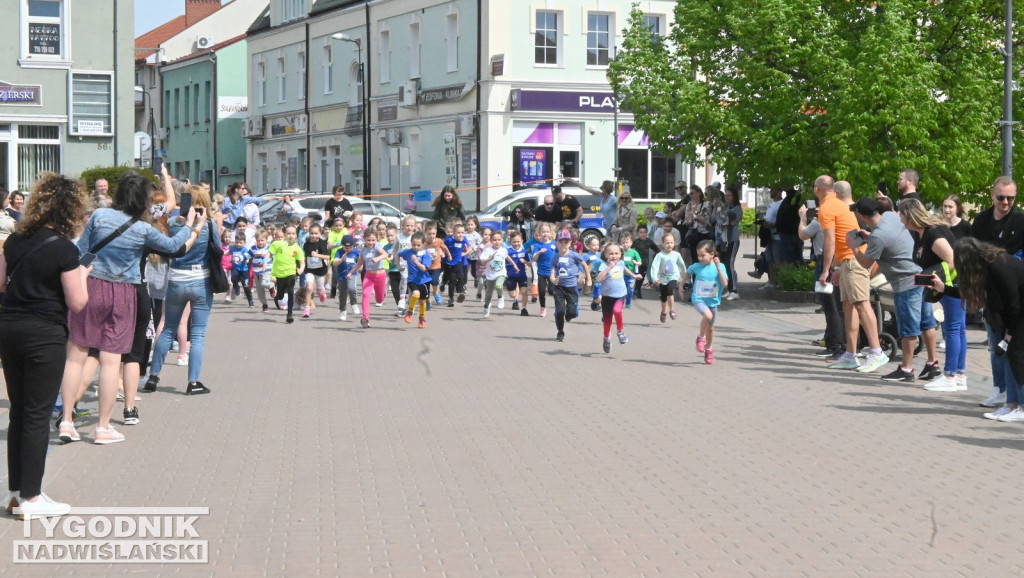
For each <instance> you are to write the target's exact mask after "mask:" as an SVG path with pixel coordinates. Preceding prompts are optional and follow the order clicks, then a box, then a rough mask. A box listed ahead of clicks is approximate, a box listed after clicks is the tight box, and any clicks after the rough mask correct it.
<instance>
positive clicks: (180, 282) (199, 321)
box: [143, 186, 220, 395]
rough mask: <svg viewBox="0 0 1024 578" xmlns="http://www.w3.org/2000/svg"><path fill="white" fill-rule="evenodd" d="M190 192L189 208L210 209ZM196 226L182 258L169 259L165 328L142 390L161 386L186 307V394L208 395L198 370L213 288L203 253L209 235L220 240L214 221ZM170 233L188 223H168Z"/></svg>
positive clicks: (203, 195)
mask: <svg viewBox="0 0 1024 578" xmlns="http://www.w3.org/2000/svg"><path fill="white" fill-rule="evenodd" d="M188 192H190V193H192V206H193V207H195V208H196V210H198V211H203V212H208V211H209V210H210V202H211V201H210V194H209V193H208V192H206V190H205V189H203V188H201V187H197V186H191V187H189V188H188ZM201 226H202V228H200V225H197V226H196V229H195V230H197V231H198V233H199V238H198V239H196V243H195V245H193V246H192V248H190V249H189V250H188V252H186V253H185V254H184V255H183V256H181V257H177V258H175V259H172V260H171V269H170V273H169V276H168V277H169V283H168V286H167V300H166V301H164V307H165V311H164V329H163V331H161V332H160V335H159V336H157V339H156V345H154V346H153V363H152V365H151V366H150V371H149V379H148V380H147V381H146V385H145V386H144V387H143V389H144V390H145V391H156V387H157V384H159V383H160V370H162V369H163V367H164V358H165V357H167V352H168V351H169V350H170V349H171V342H172V341H173V340H174V332H175V328H177V327H178V324H179V323H180V322H181V319H182V317H183V316H184V314H185V306H186V305H191V306H192V325H191V334H192V349H191V351H190V353H189V357H188V386H187V387H186V389H185V395H198V394H201V393H210V389H209V388H207V387H206V386H205V385H203V384H202V383H201V382H200V381H199V371H200V370H201V369H202V366H203V344H204V342H205V341H206V326H207V324H208V323H209V321H210V307H211V305H212V304H213V288H212V287H211V286H210V271H209V269H208V268H207V266H206V252H207V250H208V249H209V247H210V235H213V238H214V239H219V238H220V229H219V228H218V227H217V225H216V224H215V223H214V222H213V221H210V222H207V223H204V224H202V225H201ZM168 228H169V229H170V231H171V234H180V233H181V232H183V231H189V230H190V229H189V228H188V224H187V223H186V222H185V221H183V220H182V219H181V218H180V217H179V218H177V219H173V220H171V221H169V222H168Z"/></svg>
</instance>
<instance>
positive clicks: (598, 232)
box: [472, 187, 611, 244]
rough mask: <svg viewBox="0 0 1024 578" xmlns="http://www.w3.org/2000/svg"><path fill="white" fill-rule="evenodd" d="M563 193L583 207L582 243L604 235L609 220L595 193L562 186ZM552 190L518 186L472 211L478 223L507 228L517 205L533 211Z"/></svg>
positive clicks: (503, 229) (483, 225)
mask: <svg viewBox="0 0 1024 578" xmlns="http://www.w3.org/2000/svg"><path fill="white" fill-rule="evenodd" d="M562 190H563V192H565V194H566V195H570V196H572V197H574V198H575V199H576V200H577V201H579V203H580V206H581V207H583V218H581V219H580V227H579V228H580V239H581V240H582V241H583V243H584V244H586V242H587V241H588V240H589V239H590V238H591V237H597V238H598V239H602V238H604V236H605V235H607V234H608V229H610V228H611V223H607V224H606V223H605V222H604V217H603V216H602V215H601V211H600V204H601V198H600V197H598V196H597V195H591V194H589V193H583V192H580V194H577V191H579V189H575V188H570V187H564V188H563V189H562ZM550 194H551V189H539V188H528V189H521V190H518V191H515V192H514V193H511V194H509V195H506V196H504V197H502V198H501V199H498V200H497V201H495V202H493V203H491V205H490V206H489V207H487V208H485V209H483V210H482V211H480V212H479V213H473V215H472V216H475V217H476V218H477V219H479V220H480V226H481V227H487V228H489V229H495V230H498V231H505V230H506V229H508V216H509V215H510V214H511V213H512V211H514V210H515V208H516V207H518V206H520V205H524V206H525V207H527V208H528V209H529V210H530V213H531V214H532V213H533V212H534V211H536V210H537V207H540V206H542V205H543V204H544V197H546V196H548V195H550Z"/></svg>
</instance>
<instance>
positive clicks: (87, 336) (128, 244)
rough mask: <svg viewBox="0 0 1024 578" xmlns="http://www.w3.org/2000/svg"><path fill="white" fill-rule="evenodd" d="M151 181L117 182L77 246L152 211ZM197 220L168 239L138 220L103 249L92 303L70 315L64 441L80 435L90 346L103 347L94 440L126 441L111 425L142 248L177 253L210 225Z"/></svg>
mask: <svg viewBox="0 0 1024 578" xmlns="http://www.w3.org/2000/svg"><path fill="white" fill-rule="evenodd" d="M150 188H151V186H150V182H149V180H147V179H146V178H145V177H143V176H142V175H140V174H139V173H137V172H135V171H128V172H126V173H124V174H123V175H122V176H121V178H120V179H119V180H118V183H117V194H116V195H114V202H113V204H112V205H111V207H110V208H109V209H97V210H96V212H95V213H93V214H92V217H91V218H90V219H89V222H88V223H87V224H86V226H85V231H83V232H82V236H81V238H80V239H79V240H78V250H79V251H80V252H81V253H86V252H89V251H90V250H91V249H92V248H93V247H95V246H96V245H97V244H99V243H100V242H101V241H102V240H103V239H105V238H107V236H108V235H110V234H111V233H113V232H114V231H116V230H117V229H118V228H119V227H121V226H122V225H124V224H125V223H127V222H128V221H129V220H130V219H140V218H141V217H142V215H143V213H144V212H145V211H146V210H147V209H148V206H149V198H150ZM196 221H198V223H199V224H198V225H197V227H196V229H199V230H196V229H191V228H182V229H179V230H178V231H177V232H176V233H175V234H174V236H173V237H168V236H166V235H164V234H163V233H161V232H160V231H159V230H157V229H155V228H153V226H152V225H150V224H149V223H146V222H144V221H142V220H137V221H135V222H134V223H133V224H132V225H131V226H130V227H128V228H127V229H126V230H125V231H124V232H123V233H121V234H120V235H118V236H117V237H116V238H115V239H113V240H112V241H111V242H110V243H109V244H108V245H107V246H105V247H103V248H102V249H100V250H99V251H98V252H97V254H96V260H95V261H94V262H93V270H92V273H91V274H90V275H89V279H88V287H89V296H90V299H89V303H88V304H87V305H86V306H85V308H84V309H82V311H81V312H78V313H74V312H72V313H71V314H70V315H69V316H68V330H69V335H68V359H67V363H66V364H65V368H64V379H63V381H62V382H61V396H62V399H63V400H64V401H65V403H64V408H65V409H64V420H63V421H62V422H61V424H60V439H61V440H62V441H64V442H72V441H78V440H80V439H81V437H80V436H79V435H78V432H77V431H75V426H74V424H73V423H72V412H73V408H74V405H75V403H74V402H75V401H77V398H78V395H79V387H80V385H81V383H82V381H83V376H82V367H83V365H84V364H85V359H86V357H88V354H89V348H95V349H99V351H100V386H99V398H100V415H99V425H98V426H96V435H95V439H94V441H95V442H96V443H98V444H111V443H117V442H120V441H124V435H123V434H121V433H120V432H118V431H117V430H115V429H114V428H113V427H111V425H110V414H111V412H112V411H113V409H114V402H115V396H116V395H117V378H118V375H119V374H120V372H121V355H122V354H125V353H128V352H129V351H131V348H132V340H133V337H134V334H135V313H136V306H137V297H136V291H135V285H137V284H138V283H140V282H141V272H140V268H139V263H140V262H141V260H142V251H143V250H144V249H152V250H155V251H159V252H163V253H175V252H177V251H178V250H179V249H180V248H181V247H182V245H184V246H185V247H191V246H192V243H193V242H195V240H196V238H197V237H198V236H199V235H200V231H201V230H202V229H200V227H202V226H203V225H204V224H205V223H206V218H205V214H204V215H201V216H198V217H197V212H196V211H195V210H194V209H193V210H190V211H189V214H188V221H187V223H188V225H189V226H191V225H192V224H193V223H194V222H196Z"/></svg>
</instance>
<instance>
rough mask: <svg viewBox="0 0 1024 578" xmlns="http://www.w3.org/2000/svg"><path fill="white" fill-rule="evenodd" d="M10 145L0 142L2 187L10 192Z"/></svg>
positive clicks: (0, 185) (0, 179) (0, 183)
mask: <svg viewBox="0 0 1024 578" xmlns="http://www.w3.org/2000/svg"><path fill="white" fill-rule="evenodd" d="M9 146H10V143H6V142H0V187H3V188H4V189H6V190H8V191H10V190H13V189H11V173H10V165H9V161H10V157H9V156H8V154H7V151H8V147H9Z"/></svg>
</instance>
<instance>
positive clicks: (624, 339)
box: [616, 331, 629, 345]
mask: <svg viewBox="0 0 1024 578" xmlns="http://www.w3.org/2000/svg"><path fill="white" fill-rule="evenodd" d="M616 335H618V336H619V344H620V345H625V344H626V343H628V342H629V337H626V332H625V331H619V332H618V333H616Z"/></svg>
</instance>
